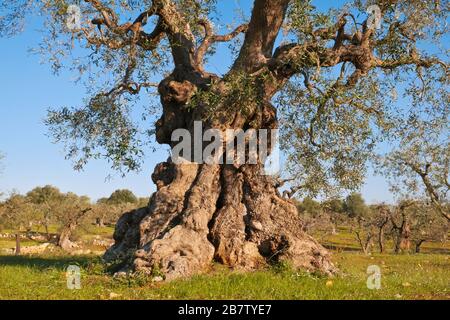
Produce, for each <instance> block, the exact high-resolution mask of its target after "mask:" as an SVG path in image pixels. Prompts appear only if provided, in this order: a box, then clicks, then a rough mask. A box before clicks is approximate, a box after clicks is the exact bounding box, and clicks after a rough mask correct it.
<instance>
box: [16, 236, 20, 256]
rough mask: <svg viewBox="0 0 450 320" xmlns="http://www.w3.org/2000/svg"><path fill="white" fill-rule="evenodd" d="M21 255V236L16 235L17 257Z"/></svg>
mask: <svg viewBox="0 0 450 320" xmlns="http://www.w3.org/2000/svg"><path fill="white" fill-rule="evenodd" d="M18 255H20V234H18V233H16V256H18Z"/></svg>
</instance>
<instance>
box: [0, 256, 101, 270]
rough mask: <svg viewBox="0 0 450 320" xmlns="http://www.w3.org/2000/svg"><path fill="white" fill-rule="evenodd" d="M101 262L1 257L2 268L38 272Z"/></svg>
mask: <svg viewBox="0 0 450 320" xmlns="http://www.w3.org/2000/svg"><path fill="white" fill-rule="evenodd" d="M99 262H100V260H99V258H98V257H83V256H74V257H70V256H48V257H43V256H0V266H13V267H28V268H33V269H38V270H45V269H57V270H66V269H67V267H68V266H69V265H78V266H80V267H88V266H90V265H91V264H93V263H99Z"/></svg>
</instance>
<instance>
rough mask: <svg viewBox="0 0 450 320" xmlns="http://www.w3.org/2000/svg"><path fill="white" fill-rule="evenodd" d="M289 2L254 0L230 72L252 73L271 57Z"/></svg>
mask: <svg viewBox="0 0 450 320" xmlns="http://www.w3.org/2000/svg"><path fill="white" fill-rule="evenodd" d="M288 5H289V0H255V2H254V6H253V11H252V17H251V20H250V24H249V26H248V31H247V33H246V35H245V40H244V44H243V46H242V48H241V51H240V53H239V56H238V58H237V59H236V61H235V63H234V66H233V68H232V70H244V71H247V72H250V73H251V72H254V71H255V70H257V69H259V68H260V67H261V66H262V65H264V64H265V63H266V62H267V61H268V59H270V58H271V57H272V52H273V48H274V44H275V40H276V38H277V36H278V33H279V31H280V29H281V26H282V24H283V21H284V18H285V16H286V12H287V8H288Z"/></svg>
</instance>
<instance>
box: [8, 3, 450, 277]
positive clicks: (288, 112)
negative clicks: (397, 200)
mask: <svg viewBox="0 0 450 320" xmlns="http://www.w3.org/2000/svg"><path fill="white" fill-rule="evenodd" d="M314 4H315V1H310V0H254V1H253V2H252V3H248V5H249V6H250V5H251V8H249V9H250V12H251V14H250V17H248V18H245V17H244V18H243V19H242V20H243V21H242V23H240V21H239V22H237V21H236V20H235V21H233V24H234V25H233V26H232V28H230V30H226V28H223V27H220V23H227V21H224V20H223V18H222V17H221V15H220V12H219V10H218V9H217V3H216V1H214V0H153V1H149V0H133V1H131V0H128V1H127V0H123V1H115V0H114V1H113V0H103V1H100V0H85V1H76V0H73V1H70V0H58V1H54V0H43V1H32V0H13V1H8V2H2V4H1V5H0V6H1V7H2V9H3V10H4V11H5V14H2V19H1V21H0V30H1V32H2V33H3V34H12V33H14V32H16V31H18V30H20V29H21V28H22V24H23V22H24V21H26V19H27V13H28V12H29V11H33V10H36V9H37V10H38V11H39V13H40V14H41V15H42V16H43V17H45V18H46V22H45V27H44V28H43V29H44V31H45V33H46V35H47V37H46V38H45V40H44V41H43V43H42V44H41V46H40V47H39V49H40V51H41V52H42V53H44V54H46V55H47V56H48V57H49V61H51V62H52V66H53V68H54V70H55V71H58V69H59V68H60V67H61V66H62V65H63V62H64V61H63V59H64V58H66V57H71V58H70V59H71V60H72V62H73V63H74V64H73V65H72V66H73V70H75V71H77V72H81V73H82V74H84V73H86V72H87V71H89V70H99V71H101V72H105V73H106V75H105V74H103V76H101V75H100V76H98V75H93V76H92V77H90V78H89V77H88V80H90V81H88V87H89V89H91V90H94V89H96V88H97V89H98V90H97V92H92V94H91V97H90V98H89V99H88V100H87V101H86V105H84V106H81V107H78V108H67V107H65V108H60V109H52V110H50V113H49V117H48V119H47V124H48V126H49V128H50V130H51V133H52V134H53V137H54V138H55V140H57V141H61V142H64V143H66V147H67V150H68V157H70V158H73V159H74V160H75V167H76V168H78V169H79V168H82V167H83V165H84V164H85V163H86V162H87V161H88V160H89V159H92V158H98V157H105V158H107V159H109V160H110V161H111V163H112V166H113V168H115V169H122V170H125V171H126V170H136V169H139V167H140V164H141V163H142V159H143V151H144V150H145V145H146V142H147V141H148V139H149V138H148V136H147V135H146V134H148V133H151V134H154V136H155V137H156V141H157V142H158V143H160V144H163V145H168V146H170V147H174V146H175V144H176V142H174V141H173V139H172V134H173V133H174V131H176V130H177V129H185V130H188V131H189V132H193V131H194V129H195V123H196V122H197V121H202V123H203V127H202V128H203V130H206V129H210V128H215V129H217V130H219V131H221V132H223V131H224V130H226V129H245V130H247V129H257V130H259V129H264V130H267V132H269V133H273V132H274V130H275V129H280V130H281V137H282V139H281V148H282V149H283V150H284V152H285V153H286V154H287V160H288V166H287V170H286V172H285V174H288V175H289V176H290V177H287V178H289V179H293V180H291V183H290V184H291V186H292V188H293V190H294V191H296V192H302V193H310V194H311V195H317V194H320V193H322V192H331V191H335V190H339V189H352V190H354V189H357V188H358V187H359V186H360V185H361V183H362V182H363V180H364V176H365V172H366V171H367V170H366V165H367V161H368V160H370V159H371V158H372V155H373V151H374V148H375V146H376V145H377V143H378V142H380V141H382V140H383V138H384V137H386V136H389V137H392V134H393V133H392V132H391V130H390V129H392V127H393V123H394V122H395V120H396V117H397V114H398V113H397V111H398V110H396V107H395V103H393V102H392V99H393V96H394V95H389V94H386V93H387V92H392V90H393V89H394V88H395V87H396V86H398V87H399V88H406V89H405V90H404V91H405V94H409V96H411V97H413V98H415V97H418V98H420V97H419V96H420V94H421V92H419V90H413V89H414V88H416V87H418V86H419V88H422V87H423V89H424V90H425V91H426V94H424V95H423V97H422V98H423V99H425V102H424V104H423V108H425V107H427V108H431V109H432V108H433V107H434V105H435V103H434V101H432V100H431V97H433V99H438V98H439V97H442V95H438V94H437V93H436V90H438V89H440V88H442V85H444V82H445V81H446V79H447V77H446V75H447V73H446V71H447V65H446V62H445V58H446V56H443V55H442V54H441V53H440V51H439V43H443V42H441V39H442V36H443V34H444V33H445V32H446V30H445V28H446V19H447V10H448V8H447V7H446V6H444V5H443V4H442V3H441V1H437V0H411V1H400V0H374V1H370V2H366V1H362V0H354V1H348V4H349V6H346V7H344V8H338V9H331V10H329V11H325V10H321V9H320V8H316V7H315V6H314ZM73 5H77V6H76V7H74V6H73ZM368 9H370V10H368ZM244 11H245V10H244ZM68 12H69V13H70V14H71V15H69V18H70V19H68ZM78 13H80V14H78ZM238 20H239V19H238ZM214 22H215V23H214ZM230 23H231V22H230ZM215 25H218V27H215ZM278 39H281V41H278ZM221 42H228V43H229V44H230V46H231V51H230V52H231V53H230V56H231V57H233V59H234V61H233V62H232V63H231V65H230V68H229V70H227V71H226V72H225V74H216V73H214V72H212V70H210V68H208V64H207V61H208V58H209V57H210V56H212V55H214V54H215V53H216V52H217V50H216V49H217V48H218V43H221ZM424 42H426V43H430V45H429V46H428V45H427V46H422V45H420V44H421V43H424ZM80 48H82V50H81V53H80ZM77 53H80V57H79V58H73V57H75V56H76V54H77ZM111 79H113V80H111ZM419 79H422V80H423V81H424V82H425V83H427V84H428V85H426V86H422V85H421V84H422V83H421V81H420V80H419ZM94 80H98V81H102V80H104V83H103V85H98V86H96V85H95V81H94ZM146 92H149V93H153V94H157V95H159V97H160V106H161V108H160V109H158V108H152V107H150V108H148V109H149V110H152V111H154V110H155V109H158V112H159V114H160V115H161V117H160V119H159V120H158V121H157V122H156V124H155V126H154V128H153V127H151V126H149V125H148V124H147V123H146V122H145V121H144V123H141V122H137V121H134V120H133V117H132V116H131V115H132V107H133V102H134V101H136V99H137V98H138V97H141V98H145V97H146V95H145V93H146ZM149 101H150V100H149ZM148 104H149V105H150V104H151V103H150V102H149V103H148ZM155 112H156V111H155ZM146 115H147V116H148V115H149V113H147V114H146ZM258 144H261V141H258ZM192 147H193V148H195V146H192ZM273 147H274V146H273V145H270V146H269V151H270V150H273ZM262 160H263V159H262V158H260V159H258V161H257V163H256V164H244V165H241V164H205V163H202V162H198V161H196V162H193V163H184V164H180V163H175V162H174V161H173V159H168V161H166V162H164V163H161V164H159V165H158V166H157V167H156V169H155V172H154V174H153V176H152V179H153V181H154V182H155V184H156V185H157V188H158V190H157V192H156V193H155V194H154V195H153V196H152V198H151V201H150V203H149V206H148V207H146V208H143V209H140V210H137V211H135V212H132V213H128V214H125V215H124V216H122V217H121V219H120V220H119V221H118V223H117V226H116V232H115V241H116V243H115V245H114V246H113V247H112V248H111V249H109V250H108V252H107V255H106V257H105V258H106V259H109V260H117V259H119V260H122V261H123V264H122V265H125V266H126V268H128V269H130V268H131V269H133V270H138V271H145V272H151V271H152V270H153V269H154V268H158V270H160V272H161V273H163V274H164V275H165V277H166V278H167V279H173V278H177V277H181V276H187V275H191V274H194V273H198V272H201V271H203V270H206V269H207V268H208V267H209V265H210V263H211V261H212V260H216V261H218V262H220V263H223V264H225V265H228V266H230V267H233V268H244V269H254V268H258V267H259V266H262V265H265V264H267V263H271V262H277V261H289V262H290V263H291V264H292V265H293V266H294V267H297V268H305V269H310V270H321V271H323V272H325V273H328V274H329V273H333V272H334V271H335V270H336V269H335V267H334V266H333V264H332V263H331V261H330V258H329V254H328V252H327V250H325V249H324V248H323V247H322V246H320V245H319V244H318V243H317V242H316V241H315V240H313V239H312V238H311V237H309V236H307V235H306V234H305V233H304V232H303V231H302V228H301V221H300V219H299V218H298V215H297V211H296V208H295V206H294V205H293V203H292V202H291V201H289V200H288V199H286V198H284V197H283V196H281V195H280V193H279V191H278V190H277V188H278V187H279V185H280V184H279V181H277V179H274V178H273V177H272V176H268V175H263V174H261V167H262V166H263V161H262Z"/></svg>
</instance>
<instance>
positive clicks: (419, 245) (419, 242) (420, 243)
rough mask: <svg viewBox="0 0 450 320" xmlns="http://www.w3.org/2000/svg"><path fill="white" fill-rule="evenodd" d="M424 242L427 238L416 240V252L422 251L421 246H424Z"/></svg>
mask: <svg viewBox="0 0 450 320" xmlns="http://www.w3.org/2000/svg"><path fill="white" fill-rule="evenodd" d="M424 242H425V240H418V241H416V249H415V252H416V253H420V248H421V246H422V244H423V243H424Z"/></svg>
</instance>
